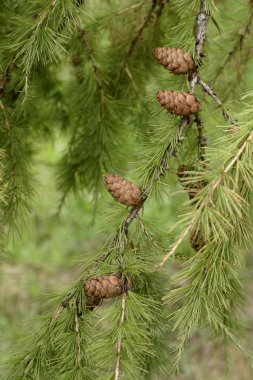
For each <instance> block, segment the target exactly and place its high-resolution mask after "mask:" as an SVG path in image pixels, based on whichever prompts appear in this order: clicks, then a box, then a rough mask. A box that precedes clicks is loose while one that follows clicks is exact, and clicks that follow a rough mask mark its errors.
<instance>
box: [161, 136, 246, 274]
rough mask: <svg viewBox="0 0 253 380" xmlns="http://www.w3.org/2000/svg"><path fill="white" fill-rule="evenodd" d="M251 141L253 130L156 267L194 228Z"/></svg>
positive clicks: (169, 255) (174, 250)
mask: <svg viewBox="0 0 253 380" xmlns="http://www.w3.org/2000/svg"><path fill="white" fill-rule="evenodd" d="M252 141H253V131H252V132H251V133H250V134H249V135H248V136H247V138H246V139H245V140H244V141H242V142H241V143H240V144H239V145H238V151H237V153H236V154H235V156H233V157H232V158H231V159H230V160H229V161H228V162H227V164H226V165H225V169H224V170H223V171H222V173H221V174H220V175H219V176H218V177H217V178H216V179H215V180H214V181H213V183H212V184H211V186H210V190H209V193H208V197H207V198H206V200H205V201H204V202H202V203H201V204H200V205H199V206H198V208H197V209H196V213H195V215H194V217H193V218H192V220H191V221H190V223H189V224H188V226H187V227H186V228H185V230H184V231H183V232H182V234H181V235H180V237H179V238H178V240H177V241H176V242H175V243H173V245H172V246H171V248H170V250H169V252H168V253H167V254H166V255H165V256H164V257H163V259H162V260H161V262H160V264H159V265H158V266H157V269H161V268H162V267H163V266H164V265H165V264H166V262H167V261H168V259H169V258H170V257H171V256H173V255H174V253H175V252H176V250H177V249H178V247H179V246H180V244H181V243H182V242H183V241H184V239H185V238H186V236H187V235H188V234H189V233H190V232H191V231H192V230H193V229H194V226H195V224H196V222H197V221H198V219H199V215H200V214H201V213H202V211H203V210H204V208H205V207H207V206H208V205H210V204H213V198H214V193H215V190H216V189H217V188H218V187H219V185H220V184H221V182H222V180H223V178H224V175H226V174H228V173H229V171H230V170H231V169H232V168H233V167H234V165H235V163H236V162H237V161H239V160H240V158H241V156H242V155H243V153H244V152H245V151H246V149H247V147H248V145H249V144H251V143H252Z"/></svg>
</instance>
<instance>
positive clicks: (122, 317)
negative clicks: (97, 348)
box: [114, 293, 127, 380]
mask: <svg viewBox="0 0 253 380" xmlns="http://www.w3.org/2000/svg"><path fill="white" fill-rule="evenodd" d="M126 297H127V294H126V293H123V295H122V299H121V314H120V321H119V337H118V340H117V348H116V349H117V360H116V366H115V371H114V380H119V379H120V377H121V374H120V359H121V350H122V326H123V324H124V320H125V313H126Z"/></svg>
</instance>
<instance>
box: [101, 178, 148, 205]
mask: <svg viewBox="0 0 253 380" xmlns="http://www.w3.org/2000/svg"><path fill="white" fill-rule="evenodd" d="M105 184H106V187H107V189H108V191H109V192H110V193H111V195H112V196H113V198H114V199H115V200H116V201H118V202H120V203H122V204H124V205H127V206H138V205H139V204H140V203H141V189H140V188H139V187H138V186H136V185H135V184H134V183H132V182H130V181H128V180H127V179H125V178H123V177H120V176H119V175H117V174H111V173H109V174H107V175H106V176H105Z"/></svg>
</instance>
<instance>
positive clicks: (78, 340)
mask: <svg viewBox="0 0 253 380" xmlns="http://www.w3.org/2000/svg"><path fill="white" fill-rule="evenodd" d="M75 332H76V346H77V357H76V362H77V365H78V367H79V368H81V354H82V349H81V332H80V324H79V317H78V314H77V308H75Z"/></svg>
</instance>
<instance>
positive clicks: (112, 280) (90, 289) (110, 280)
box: [84, 273, 124, 307]
mask: <svg viewBox="0 0 253 380" xmlns="http://www.w3.org/2000/svg"><path fill="white" fill-rule="evenodd" d="M84 290H85V294H86V303H87V306H88V307H95V306H97V305H99V303H100V301H101V300H102V299H103V298H114V297H117V296H119V295H121V294H122V293H123V292H124V280H123V279H122V277H121V275H120V274H119V273H116V274H110V275H107V276H96V277H92V278H90V279H89V280H88V281H87V282H86V283H85V284H84Z"/></svg>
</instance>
